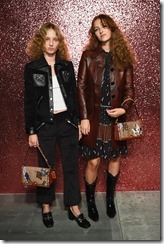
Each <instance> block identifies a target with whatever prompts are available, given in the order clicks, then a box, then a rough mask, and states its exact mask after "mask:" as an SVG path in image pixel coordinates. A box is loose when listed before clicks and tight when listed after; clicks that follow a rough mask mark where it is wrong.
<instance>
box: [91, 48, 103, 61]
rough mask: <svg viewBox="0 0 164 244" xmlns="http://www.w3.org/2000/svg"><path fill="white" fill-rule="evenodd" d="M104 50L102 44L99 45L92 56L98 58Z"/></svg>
mask: <svg viewBox="0 0 164 244" xmlns="http://www.w3.org/2000/svg"><path fill="white" fill-rule="evenodd" d="M102 52H104V50H103V49H102V47H101V46H100V45H98V46H97V48H96V49H95V50H94V52H93V53H92V54H91V58H93V59H94V58H96V57H97V56H98V55H99V54H100V53H102Z"/></svg>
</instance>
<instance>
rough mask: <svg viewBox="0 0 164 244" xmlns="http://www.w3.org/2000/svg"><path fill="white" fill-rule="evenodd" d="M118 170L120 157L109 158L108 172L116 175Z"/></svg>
mask: <svg viewBox="0 0 164 244" xmlns="http://www.w3.org/2000/svg"><path fill="white" fill-rule="evenodd" d="M119 171H120V157H118V158H111V159H110V161H109V164H108V172H110V173H111V174H112V175H113V176H116V175H117V174H118V173H119Z"/></svg>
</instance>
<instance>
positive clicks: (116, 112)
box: [106, 108, 126, 118]
mask: <svg viewBox="0 0 164 244" xmlns="http://www.w3.org/2000/svg"><path fill="white" fill-rule="evenodd" d="M106 111H107V114H108V115H109V116H110V117H112V118H118V117H119V116H121V115H123V114H125V113H126V111H125V109H123V108H114V109H107V110H106Z"/></svg>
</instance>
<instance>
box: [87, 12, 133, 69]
mask: <svg viewBox="0 0 164 244" xmlns="http://www.w3.org/2000/svg"><path fill="white" fill-rule="evenodd" d="M97 19H100V21H101V23H102V26H107V27H108V28H109V29H110V30H111V32H112V33H111V39H110V51H111V52H112V57H113V62H114V65H115V67H116V68H118V69H125V68H127V67H128V66H129V65H133V64H135V63H136V55H135V53H134V51H133V50H132V48H131V46H130V44H129V42H128V40H127V39H126V38H125V36H124V35H123V33H122V32H121V30H120V29H119V27H118V25H117V24H116V23H115V21H114V20H113V19H112V18H111V17H110V16H109V15H106V14H99V15H97V16H95V17H94V19H93V20H92V24H91V28H90V29H89V32H88V34H89V42H88V44H87V45H86V46H85V50H95V49H96V48H97V46H98V45H99V44H100V41H99V40H98V39H97V37H96V35H95V30H94V23H95V21H96V20H97Z"/></svg>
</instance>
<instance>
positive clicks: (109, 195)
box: [106, 171, 119, 218]
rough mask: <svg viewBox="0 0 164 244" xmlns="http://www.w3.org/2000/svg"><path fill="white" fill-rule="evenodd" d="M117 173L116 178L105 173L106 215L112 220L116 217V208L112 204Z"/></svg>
mask: <svg viewBox="0 0 164 244" xmlns="http://www.w3.org/2000/svg"><path fill="white" fill-rule="evenodd" d="M118 177H119V173H118V174H117V175H116V176H113V175H112V174H111V173H109V172H108V171H107V180H106V208H107V209H106V213H107V215H108V216H109V218H114V216H115V215H116V208H115V203H114V195H115V188H116V184H117V180H118Z"/></svg>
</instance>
